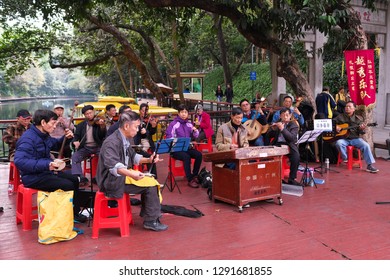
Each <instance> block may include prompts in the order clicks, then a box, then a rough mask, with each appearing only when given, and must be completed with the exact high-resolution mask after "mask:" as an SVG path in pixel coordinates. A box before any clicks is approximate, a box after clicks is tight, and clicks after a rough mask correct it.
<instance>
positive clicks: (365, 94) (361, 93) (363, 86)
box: [344, 49, 376, 107]
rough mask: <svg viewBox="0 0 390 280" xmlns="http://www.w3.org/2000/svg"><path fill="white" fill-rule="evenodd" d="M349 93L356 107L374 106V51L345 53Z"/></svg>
mask: <svg viewBox="0 0 390 280" xmlns="http://www.w3.org/2000/svg"><path fill="white" fill-rule="evenodd" d="M344 56H345V69H346V71H347V77H348V87H349V93H350V95H351V99H352V101H354V102H355V103H356V105H364V106H366V107H369V106H374V105H375V100H376V78H375V62H374V50H373V49H370V50H355V51H345V52H344Z"/></svg>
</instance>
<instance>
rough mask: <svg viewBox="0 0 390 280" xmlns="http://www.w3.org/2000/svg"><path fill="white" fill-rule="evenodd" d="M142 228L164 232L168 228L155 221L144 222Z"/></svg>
mask: <svg viewBox="0 0 390 280" xmlns="http://www.w3.org/2000/svg"><path fill="white" fill-rule="evenodd" d="M144 228H146V229H150V230H154V231H164V230H167V229H168V226H167V225H164V224H162V223H160V221H159V220H158V219H157V220H155V221H148V222H147V221H145V222H144Z"/></svg>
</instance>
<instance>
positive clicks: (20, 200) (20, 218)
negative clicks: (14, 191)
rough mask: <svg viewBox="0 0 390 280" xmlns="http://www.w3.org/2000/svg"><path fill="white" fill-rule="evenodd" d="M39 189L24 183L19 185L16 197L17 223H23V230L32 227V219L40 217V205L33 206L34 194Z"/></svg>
mask: <svg viewBox="0 0 390 280" xmlns="http://www.w3.org/2000/svg"><path fill="white" fill-rule="evenodd" d="M36 193H38V190H35V189H30V188H25V187H24V185H23V184H20V185H19V186H18V197H17V199H16V224H20V223H22V228H23V230H25V231H27V230H31V229H32V221H33V220H34V219H38V212H37V211H38V207H37V206H36V205H34V206H33V203H32V201H33V199H32V197H33V194H36Z"/></svg>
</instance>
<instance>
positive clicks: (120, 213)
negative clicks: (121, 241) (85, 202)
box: [92, 191, 134, 239]
mask: <svg viewBox="0 0 390 280" xmlns="http://www.w3.org/2000/svg"><path fill="white" fill-rule="evenodd" d="M109 200H115V201H117V202H118V207H115V208H109V207H108V201H109ZM129 224H134V222H133V216H132V213H131V205H130V197H129V194H127V193H123V197H122V198H109V197H106V196H105V195H104V193H103V192H101V191H98V192H96V196H95V207H94V212H93V226H92V238H95V239H96V238H98V237H99V229H101V228H120V233H121V237H126V236H129V235H130V227H129Z"/></svg>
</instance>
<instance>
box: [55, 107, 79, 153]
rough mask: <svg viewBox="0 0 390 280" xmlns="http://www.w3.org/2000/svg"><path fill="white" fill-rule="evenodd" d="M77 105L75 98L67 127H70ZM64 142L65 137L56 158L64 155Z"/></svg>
mask: <svg viewBox="0 0 390 280" xmlns="http://www.w3.org/2000/svg"><path fill="white" fill-rule="evenodd" d="M77 105H79V102H78V101H77V100H76V101H75V102H74V107H73V109H72V114H71V115H70V119H69V127H67V128H68V129H70V125H71V124H72V123H73V117H74V112H75V111H76V107H77ZM65 143H66V137H64V139H63V140H62V144H61V148H60V150H59V152H58V158H59V159H62V158H63V156H64V148H65Z"/></svg>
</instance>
